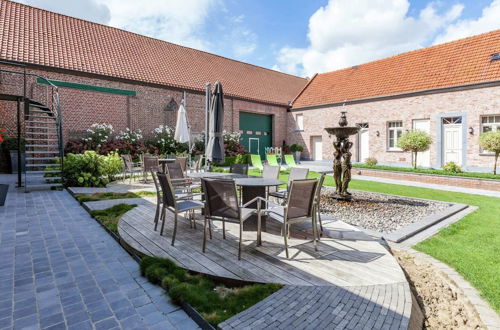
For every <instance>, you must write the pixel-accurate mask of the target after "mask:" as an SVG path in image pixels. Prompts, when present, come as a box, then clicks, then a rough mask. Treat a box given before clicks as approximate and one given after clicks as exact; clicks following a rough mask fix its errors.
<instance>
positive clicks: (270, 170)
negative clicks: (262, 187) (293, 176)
mask: <svg viewBox="0 0 500 330" xmlns="http://www.w3.org/2000/svg"><path fill="white" fill-rule="evenodd" d="M279 176H280V167H279V166H271V165H264V169H263V170H262V177H263V178H265V179H278V178H279ZM276 190H277V188H276V187H267V192H266V193H267V194H266V195H269V192H276ZM266 198H267V196H266Z"/></svg>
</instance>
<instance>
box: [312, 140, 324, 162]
mask: <svg viewBox="0 0 500 330" xmlns="http://www.w3.org/2000/svg"><path fill="white" fill-rule="evenodd" d="M312 149H313V160H323V141H322V139H321V136H313V138H312Z"/></svg>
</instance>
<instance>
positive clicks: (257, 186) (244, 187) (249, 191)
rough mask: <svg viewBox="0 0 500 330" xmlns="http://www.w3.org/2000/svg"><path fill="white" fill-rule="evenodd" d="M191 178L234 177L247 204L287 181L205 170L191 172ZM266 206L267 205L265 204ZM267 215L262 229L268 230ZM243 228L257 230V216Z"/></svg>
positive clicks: (263, 218)
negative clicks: (270, 188) (202, 171)
mask: <svg viewBox="0 0 500 330" xmlns="http://www.w3.org/2000/svg"><path fill="white" fill-rule="evenodd" d="M188 176H189V177H191V178H200V179H204V178H220V179H233V180H234V182H235V183H236V185H237V186H239V187H241V200H242V203H243V204H245V203H247V202H249V201H251V200H252V199H254V198H255V197H257V196H259V197H262V198H266V197H267V196H266V192H267V189H268V188H269V187H276V186H279V185H282V184H284V183H285V182H283V181H281V180H278V179H267V178H261V177H256V176H250V175H243V174H235V173H217V172H204V173H189V174H188ZM248 207H250V208H257V203H253V204H250V205H248ZM263 207H265V206H263ZM266 221H267V217H266V216H262V218H261V225H262V230H263V231H266ZM243 230H245V231H256V230H257V216H252V217H251V218H250V219H248V220H247V221H245V223H244V224H243Z"/></svg>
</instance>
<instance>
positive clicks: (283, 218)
mask: <svg viewBox="0 0 500 330" xmlns="http://www.w3.org/2000/svg"><path fill="white" fill-rule="evenodd" d="M317 185H318V180H316V179H306V180H294V181H292V182H291V185H290V191H289V194H288V198H287V200H286V204H285V205H277V204H274V203H272V202H269V201H268V206H267V209H265V210H262V211H261V213H262V214H266V215H267V216H268V217H270V218H272V219H274V220H276V221H278V222H281V224H282V228H281V231H282V234H283V237H284V241H285V251H286V257H287V258H290V255H289V252H288V237H289V235H290V225H292V224H295V223H300V222H306V221H311V224H312V230H313V244H314V250H315V251H318V246H317V241H318V227H317V224H316V212H315V208H316V207H315V203H316V198H315V196H316V192H317ZM257 236H258V238H257V245H261V244H262V239H261V230H260V228H259V229H258V234H257Z"/></svg>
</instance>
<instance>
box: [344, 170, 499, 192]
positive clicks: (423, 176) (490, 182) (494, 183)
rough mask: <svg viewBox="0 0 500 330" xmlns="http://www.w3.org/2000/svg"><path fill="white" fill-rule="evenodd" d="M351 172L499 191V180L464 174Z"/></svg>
mask: <svg viewBox="0 0 500 330" xmlns="http://www.w3.org/2000/svg"><path fill="white" fill-rule="evenodd" d="M353 174H355V175H361V176H374V177H379V178H388V179H394V180H406V181H415V182H422V183H433V184H441V185H446V186H458V187H464V188H474V189H484V190H492V191H499V190H500V180H496V179H483V178H473V177H465V176H453V175H441V174H428V173H413V172H403V171H391V170H379V169H370V168H353Z"/></svg>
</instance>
